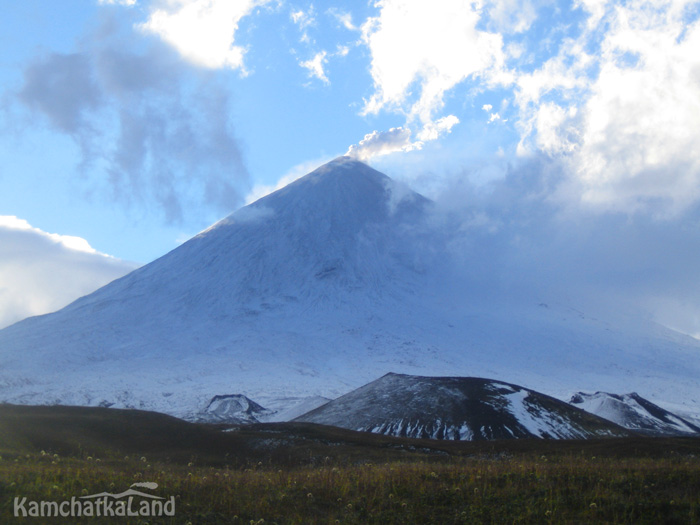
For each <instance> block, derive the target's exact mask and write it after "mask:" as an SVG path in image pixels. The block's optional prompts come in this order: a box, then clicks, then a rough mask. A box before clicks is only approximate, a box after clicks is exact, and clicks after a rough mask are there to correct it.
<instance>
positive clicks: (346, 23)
mask: <svg viewBox="0 0 700 525" xmlns="http://www.w3.org/2000/svg"><path fill="white" fill-rule="evenodd" d="M328 13H329V14H330V15H332V16H333V17H335V19H336V20H337V21H338V22H340V24H341V25H342V26H343V27H344V28H345V29H347V30H348V31H359V30H360V28H359V27H357V26H356V25H355V24H353V23H352V14H351V13H347V12H345V11H339V10H337V9H329V10H328Z"/></svg>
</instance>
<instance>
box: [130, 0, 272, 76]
mask: <svg viewBox="0 0 700 525" xmlns="http://www.w3.org/2000/svg"><path fill="white" fill-rule="evenodd" d="M268 2H269V0H236V1H235V2H233V1H231V0H165V2H164V4H163V7H161V8H159V9H154V10H153V11H151V13H150V16H149V19H148V21H147V22H145V23H143V24H140V25H139V27H140V28H141V29H142V30H143V31H145V32H148V33H153V34H155V35H158V36H159V37H160V38H162V39H163V40H164V41H165V42H167V43H168V44H170V45H171V46H173V47H174V48H175V49H177V51H178V52H179V53H180V54H181V55H182V56H183V57H184V58H185V59H186V60H188V61H190V62H192V63H194V64H196V65H199V66H203V67H206V68H211V69H217V68H224V67H228V68H232V69H241V70H243V71H244V69H243V55H244V54H245V49H244V48H243V47H242V46H238V45H235V34H236V30H237V29H238V24H239V22H240V20H241V19H242V18H243V17H244V16H246V15H249V14H250V13H251V12H252V11H253V9H254V8H255V7H257V6H261V5H264V4H266V3H268Z"/></svg>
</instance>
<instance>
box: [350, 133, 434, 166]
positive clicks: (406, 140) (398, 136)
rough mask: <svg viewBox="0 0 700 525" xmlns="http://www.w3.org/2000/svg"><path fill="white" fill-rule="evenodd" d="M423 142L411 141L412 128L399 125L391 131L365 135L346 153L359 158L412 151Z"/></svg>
mask: <svg viewBox="0 0 700 525" xmlns="http://www.w3.org/2000/svg"><path fill="white" fill-rule="evenodd" d="M422 146H423V143H422V142H420V141H416V142H412V141H411V130H410V129H408V128H403V127H397V128H391V129H390V130H389V131H381V132H380V131H373V132H372V133H368V134H367V135H365V138H363V139H362V140H361V141H360V142H359V143H358V144H353V145H352V146H350V149H348V152H347V153H346V155H348V156H350V157H355V158H356V159H359V160H368V159H371V158H373V157H379V156H381V155H387V154H389V153H394V152H396V151H412V150H415V149H421V147H422Z"/></svg>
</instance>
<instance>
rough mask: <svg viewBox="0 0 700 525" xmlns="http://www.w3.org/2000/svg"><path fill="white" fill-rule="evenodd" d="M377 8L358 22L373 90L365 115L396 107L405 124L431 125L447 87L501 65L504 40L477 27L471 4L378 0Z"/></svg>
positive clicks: (448, 0) (455, 0)
mask: <svg viewBox="0 0 700 525" xmlns="http://www.w3.org/2000/svg"><path fill="white" fill-rule="evenodd" d="M375 6H377V7H379V8H380V12H379V15H378V16H376V17H373V18H370V19H368V20H367V21H366V22H365V23H364V24H363V26H362V36H363V41H364V42H365V44H366V45H367V46H368V48H369V50H370V52H371V55H372V63H371V67H370V72H371V74H372V79H373V81H374V88H375V92H374V94H373V95H372V96H371V97H370V98H369V100H366V101H365V106H364V110H363V112H364V113H365V114H373V113H378V112H379V111H380V110H382V109H389V110H400V111H403V112H405V113H406V114H407V117H408V122H409V123H411V122H414V121H417V122H419V123H420V125H421V126H424V127H425V126H430V125H431V124H433V120H434V117H435V115H436V114H437V113H438V112H439V111H440V110H441V109H442V108H443V105H444V96H445V94H446V92H447V91H449V90H451V89H452V88H454V87H455V86H456V85H457V84H459V83H461V82H463V81H464V80H466V79H467V78H469V77H472V76H476V75H485V74H487V73H488V72H489V71H490V70H497V69H500V68H501V67H502V63H503V59H504V55H503V52H502V47H503V42H502V38H501V36H500V35H498V34H495V33H489V32H486V31H482V30H480V29H477V26H478V24H479V21H480V13H479V11H478V8H477V7H476V6H475V4H473V3H472V2H468V1H463V0H445V1H442V2H437V3H435V2H433V3H428V2H421V1H416V0H378V1H377V2H375ZM416 88H418V95H416V96H414V95H413V93H414V92H415V91H416ZM416 97H417V100H416ZM428 133H429V132H428Z"/></svg>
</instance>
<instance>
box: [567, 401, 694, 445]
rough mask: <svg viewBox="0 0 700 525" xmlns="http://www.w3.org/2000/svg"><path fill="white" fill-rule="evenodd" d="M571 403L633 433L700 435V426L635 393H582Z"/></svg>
mask: <svg viewBox="0 0 700 525" xmlns="http://www.w3.org/2000/svg"><path fill="white" fill-rule="evenodd" d="M569 402H570V403H571V404H573V405H575V406H577V407H579V408H581V409H583V410H585V411H586V412H590V413H591V414H596V415H598V416H600V417H602V418H605V419H607V420H609V421H613V422H615V423H617V424H618V425H620V426H623V427H625V428H629V429H632V430H637V431H641V432H647V433H650V434H659V435H669V434H670V435H674V434H681V435H682V434H697V433H700V427H698V426H696V425H694V424H693V423H691V422H690V421H687V420H685V419H683V418H682V417H680V416H678V415H676V414H673V413H671V412H669V411H668V410H665V409H663V408H661V407H660V406H658V405H655V404H654V403H651V402H650V401H647V400H646V399H644V398H643V397H641V396H640V395H639V394H637V393H634V392H632V393H631V394H624V395H617V394H608V393H606V392H596V393H595V394H586V393H583V392H579V393H577V394H575V395H574V396H572V398H571V400H570V401H569Z"/></svg>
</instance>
